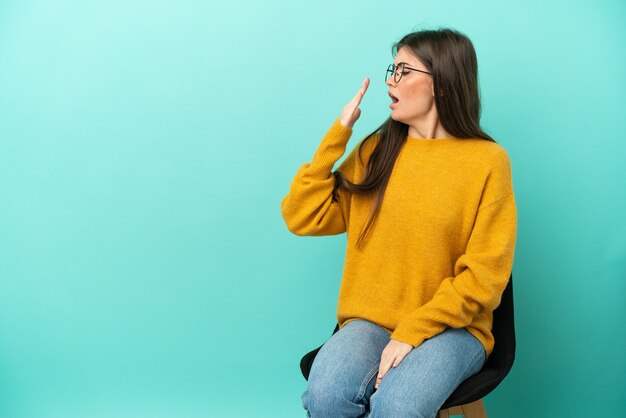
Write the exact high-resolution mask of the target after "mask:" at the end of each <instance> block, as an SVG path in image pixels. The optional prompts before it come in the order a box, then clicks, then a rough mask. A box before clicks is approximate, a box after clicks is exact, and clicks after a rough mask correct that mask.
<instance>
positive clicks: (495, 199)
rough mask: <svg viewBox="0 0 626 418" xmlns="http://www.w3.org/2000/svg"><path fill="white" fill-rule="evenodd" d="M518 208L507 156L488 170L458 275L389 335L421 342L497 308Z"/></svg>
mask: <svg viewBox="0 0 626 418" xmlns="http://www.w3.org/2000/svg"><path fill="white" fill-rule="evenodd" d="M516 235H517V209H516V205H515V196H514V194H513V186H512V181H511V168H510V163H509V159H508V156H507V155H506V154H503V156H502V158H500V163H499V164H497V165H496V167H495V168H494V170H492V172H491V173H490V174H489V176H488V178H487V181H486V183H485V187H484V190H483V195H482V197H481V204H480V205H479V209H478V212H477V215H476V218H475V221H474V226H473V228H472V232H471V235H470V238H469V240H468V244H467V247H466V250H465V253H464V254H462V255H461V256H460V257H459V258H458V259H457V261H456V263H455V266H454V272H455V276H454V277H446V278H445V279H443V281H442V282H441V284H440V286H439V288H438V289H437V291H436V292H435V294H434V296H433V298H432V299H431V300H430V301H429V302H427V303H426V304H424V305H423V306H421V307H419V308H417V309H416V310H414V311H412V312H410V313H409V314H408V315H406V316H405V317H403V318H402V319H401V320H400V322H399V323H398V325H397V326H396V328H395V330H394V331H393V333H392V335H391V338H393V339H395V340H398V341H402V342H406V343H408V344H411V345H413V346H414V347H417V346H419V345H420V344H422V342H423V341H424V340H426V339H428V338H431V337H433V336H435V335H437V334H439V333H440V332H442V331H444V330H445V329H446V328H448V327H451V328H464V327H466V326H468V325H470V324H471V323H472V320H473V319H474V317H475V316H476V315H477V314H478V313H479V312H481V311H493V310H494V309H495V308H497V307H498V305H499V304H500V300H501V297H502V293H503V292H504V289H505V288H506V285H507V283H508V280H509V277H510V275H511V271H512V267H513V259H514V250H515V241H516Z"/></svg>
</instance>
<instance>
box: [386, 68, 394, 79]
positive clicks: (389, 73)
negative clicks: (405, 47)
mask: <svg viewBox="0 0 626 418" xmlns="http://www.w3.org/2000/svg"><path fill="white" fill-rule="evenodd" d="M393 70H394V68H393V64H389V67H387V72H386V73H385V82H386V81H387V80H389V76H390V75H391V73H393Z"/></svg>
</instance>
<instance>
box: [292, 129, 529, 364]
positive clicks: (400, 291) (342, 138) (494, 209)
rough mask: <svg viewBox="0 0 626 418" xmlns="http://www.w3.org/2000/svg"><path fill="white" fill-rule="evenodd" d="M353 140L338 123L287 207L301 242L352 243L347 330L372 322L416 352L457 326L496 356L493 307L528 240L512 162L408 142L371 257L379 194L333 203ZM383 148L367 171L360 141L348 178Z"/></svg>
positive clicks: (344, 195)
mask: <svg viewBox="0 0 626 418" xmlns="http://www.w3.org/2000/svg"><path fill="white" fill-rule="evenodd" d="M351 135H352V129H351V128H348V127H345V126H343V125H342V124H341V123H340V122H339V119H336V120H335V121H334V122H333V124H332V126H331V127H330V129H329V130H328V132H327V133H326V135H325V136H324V137H323V139H322V141H321V143H320V145H319V147H318V149H317V151H316V152H315V155H314V156H313V159H312V161H311V162H310V163H304V164H302V166H301V167H300V169H299V170H298V172H297V173H296V175H295V177H294V178H293V181H292V182H291V187H290V190H289V193H288V194H287V195H286V196H285V198H284V199H283V200H282V202H281V213H282V216H283V218H284V220H285V223H286V224H287V227H288V229H289V231H291V232H293V233H294V234H297V235H336V234H340V233H343V232H347V234H348V240H347V251H346V257H345V265H344V269H343V277H342V281H341V286H340V290H339V300H338V304H337V321H338V323H339V325H340V327H343V326H344V325H345V324H346V323H348V322H349V321H351V320H354V319H366V320H368V321H371V322H374V323H376V324H378V325H380V326H381V327H383V328H385V329H386V330H387V332H389V334H390V336H391V338H393V339H395V340H398V341H403V342H405V343H408V344H411V345H413V346H414V347H417V346H419V345H420V344H421V343H422V342H423V341H424V340H426V339H428V338H430V337H433V336H435V335H437V334H439V333H440V332H442V331H444V330H445V329H446V328H448V327H451V328H466V329H467V330H468V331H469V332H470V333H471V334H472V335H474V336H475V337H476V338H477V339H478V340H479V341H480V342H481V343H482V344H483V346H484V347H485V354H486V356H487V357H488V356H489V355H490V354H491V352H492V351H493V346H494V339H493V335H492V333H491V327H492V321H493V310H494V309H495V308H496V307H497V306H498V305H499V304H500V298H501V296H502V292H503V291H504V288H505V287H506V284H507V282H508V279H509V276H510V274H511V270H512V266H513V255H514V249H515V240H516V234H517V210H516V206H515V197H514V194H513V183H512V175H511V165H510V160H509V156H508V154H507V153H506V151H505V150H504V148H503V147H502V146H501V145H499V144H497V143H494V142H491V141H485V140H482V139H458V138H450V139H423V138H412V137H408V138H407V139H406V142H405V143H404V145H403V147H402V149H401V151H400V154H399V155H398V158H397V160H396V162H395V165H394V167H393V171H392V174H391V178H390V179H389V183H388V185H387V189H386V191H385V195H384V198H383V202H382V206H381V208H380V213H379V214H378V218H377V219H376V220H375V222H374V224H373V225H372V229H371V230H370V231H369V234H368V236H367V237H366V239H365V241H364V247H363V249H362V250H359V249H358V248H357V247H356V246H355V243H356V240H357V238H358V235H359V233H360V232H361V229H362V227H363V226H364V224H365V222H366V221H367V219H368V217H369V213H370V205H371V204H372V202H373V197H372V196H369V197H364V196H363V195H357V194H350V193H348V192H346V191H344V190H341V191H340V193H339V199H338V200H337V201H336V202H332V191H333V186H334V183H335V178H334V176H333V175H332V169H333V166H334V164H335V163H336V162H337V161H338V160H339V159H340V158H341V156H342V155H343V154H344V152H345V149H346V145H347V142H348V140H349V139H350V136H351ZM379 139H380V137H379V136H378V135H377V134H376V135H375V137H374V138H371V139H370V140H368V141H367V142H366V143H365V146H364V148H363V151H362V153H361V157H362V159H363V164H361V163H359V160H358V158H356V151H357V148H358V144H357V146H355V147H354V148H353V149H352V151H351V152H350V153H349V154H348V156H347V157H346V159H345V160H344V161H343V162H342V164H341V165H340V166H339V168H338V170H339V171H341V173H342V174H344V175H345V177H346V178H348V179H349V180H351V181H353V182H360V181H362V179H363V178H364V175H365V166H366V165H367V162H368V161H369V156H370V155H371V152H372V151H373V149H374V147H375V145H376V143H377V142H378V140H379ZM361 141H363V139H362V140H361Z"/></svg>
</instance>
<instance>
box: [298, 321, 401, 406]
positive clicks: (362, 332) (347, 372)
mask: <svg viewBox="0 0 626 418" xmlns="http://www.w3.org/2000/svg"><path fill="white" fill-rule="evenodd" d="M388 343H389V333H388V332H387V331H385V329H384V328H382V327H380V326H378V325H376V324H374V323H372V322H369V321H366V320H361V319H357V320H353V321H351V322H348V323H347V324H346V325H345V326H343V327H342V328H341V329H340V330H339V331H337V332H336V333H335V334H333V335H332V336H331V337H330V338H329V339H328V341H326V342H325V343H324V345H323V346H322V348H321V349H320V351H319V352H318V353H317V356H316V357H315V359H314V361H313V364H312V366H311V372H310V374H309V379H308V383H307V389H306V391H305V392H304V393H303V394H302V405H303V406H304V409H306V410H307V416H308V417H315V418H317V417H335V418H337V417H359V416H363V415H364V414H365V413H366V412H367V403H368V401H369V397H370V395H371V393H372V392H373V390H374V383H375V380H376V375H377V373H378V367H379V364H380V357H381V354H382V351H383V349H384V348H385V346H386V345H387V344H388Z"/></svg>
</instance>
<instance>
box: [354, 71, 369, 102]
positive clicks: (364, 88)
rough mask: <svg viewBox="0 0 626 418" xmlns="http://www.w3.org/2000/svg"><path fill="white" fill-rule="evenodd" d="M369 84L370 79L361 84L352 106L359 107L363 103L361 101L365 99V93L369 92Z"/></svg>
mask: <svg viewBox="0 0 626 418" xmlns="http://www.w3.org/2000/svg"><path fill="white" fill-rule="evenodd" d="M369 84H370V80H369V78H368V77H365V81H363V84H361V88H360V89H359V91H358V92H357V93H356V94H355V95H354V97H353V98H352V100H351V102H352V104H353V105H354V106H355V107H356V106H358V105H359V103H361V99H363V96H364V95H365V92H366V91H367V87H368V86H369Z"/></svg>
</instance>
